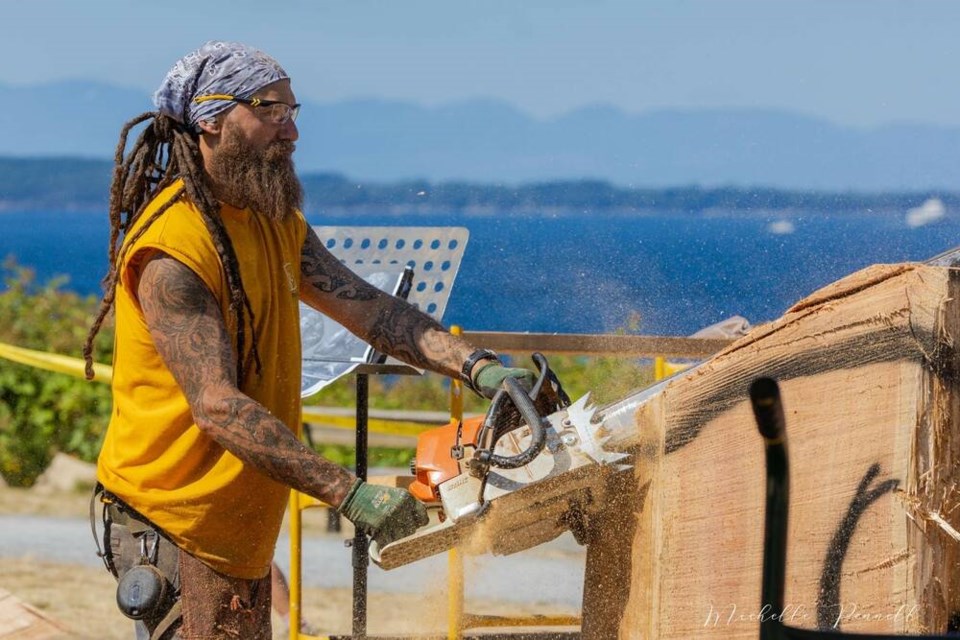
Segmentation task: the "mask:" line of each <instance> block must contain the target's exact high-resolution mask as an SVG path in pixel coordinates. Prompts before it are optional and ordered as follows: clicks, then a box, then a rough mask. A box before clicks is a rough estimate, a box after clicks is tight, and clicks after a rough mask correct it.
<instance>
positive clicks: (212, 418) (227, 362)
mask: <svg viewBox="0 0 960 640" xmlns="http://www.w3.org/2000/svg"><path fill="white" fill-rule="evenodd" d="M137 293H138V296H139V298H140V304H141V306H142V307H143V313H144V316H145V318H146V322H147V326H148V327H149V329H150V335H151V336H152V337H153V341H154V344H155V345H156V347H157V351H158V352H159V353H160V356H161V357H162V358H163V361H164V363H165V364H166V365H167V368H169V369H170V372H171V373H172V374H173V377H174V378H175V379H176V381H177V384H179V385H180V388H181V389H182V390H183V392H184V395H186V398H187V401H188V402H189V403H190V409H191V410H192V412H193V418H194V420H195V422H196V423H197V426H198V427H199V428H200V429H201V430H202V431H203V432H204V433H205V434H207V435H208V436H210V437H211V438H213V439H214V440H215V441H216V442H217V443H218V444H220V445H221V446H223V448H225V449H226V450H227V451H229V452H230V453H232V454H233V455H235V456H236V457H237V458H239V459H240V460H242V461H243V462H244V464H248V465H251V466H253V467H256V468H257V469H258V470H260V471H261V472H262V473H263V474H265V475H267V476H268V477H270V478H272V479H273V480H276V481H277V482H280V483H282V484H285V485H287V486H289V487H293V488H294V489H297V490H298V491H301V492H303V493H306V494H309V495H311V496H314V497H315V498H318V499H320V500H323V501H324V502H326V503H327V504H330V505H333V506H339V505H340V502H341V501H342V500H343V498H344V496H345V495H346V493H347V491H348V490H349V489H350V487H351V485H352V484H353V481H354V479H355V478H354V476H353V474H351V473H350V472H348V471H347V470H345V469H343V468H341V467H340V466H338V465H336V464H334V463H332V462H330V461H329V460H327V459H325V458H323V457H321V456H319V455H317V454H316V453H315V452H314V451H312V450H310V449H309V448H307V447H306V446H304V444H303V443H301V442H300V440H298V439H297V437H296V436H295V435H294V434H293V433H292V432H291V431H290V429H289V428H287V426H286V425H284V424H283V423H282V422H280V421H279V420H277V419H276V418H275V417H273V416H272V415H271V414H270V412H269V411H267V409H266V408H265V407H263V405H261V404H260V403H258V402H256V401H255V400H253V399H252V398H250V397H249V396H247V395H244V394H243V393H242V392H241V391H240V390H239V389H238V388H237V381H236V366H235V359H236V355H235V351H234V348H233V345H232V343H231V341H230V337H229V335H228V333H227V330H226V326H225V324H224V321H223V315H222V314H221V312H220V307H219V306H218V305H217V302H216V300H215V299H214V297H213V295H212V294H211V293H210V290H209V289H208V288H207V286H206V285H205V284H204V282H203V281H202V280H200V278H199V277H198V276H197V275H196V274H195V273H194V272H193V271H191V270H190V269H189V268H187V267H186V266H185V265H183V264H182V263H180V262H178V261H177V260H175V259H173V258H171V257H169V256H167V255H166V254H163V253H155V254H153V255H152V256H149V257H148V258H147V260H146V262H145V264H144V266H143V267H142V270H141V276H140V283H139V285H138V287H137Z"/></svg>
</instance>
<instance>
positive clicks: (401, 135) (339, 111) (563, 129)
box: [0, 81, 960, 191]
mask: <svg viewBox="0 0 960 640" xmlns="http://www.w3.org/2000/svg"><path fill="white" fill-rule="evenodd" d="M0 91H2V92H3V94H4V95H7V96H9V97H12V98H15V103H16V105H17V106H16V108H14V107H13V106H12V105H13V103H10V104H8V108H5V109H2V110H0V156H18V157H49V156H59V157H64V156H80V157H85V158H102V159H107V158H110V157H111V156H112V154H113V151H114V147H115V145H116V141H117V135H118V133H119V130H120V127H121V125H122V124H123V122H125V121H126V120H128V119H129V118H131V117H133V116H134V115H136V114H138V113H141V112H143V111H147V110H151V109H152V104H151V101H150V96H149V95H147V94H144V93H142V92H140V91H136V90H130V89H124V88H118V87H114V86H109V85H104V84H97V83H91V82H84V81H73V82H62V83H55V84H48V85H39V86H33V87H22V86H18V87H11V86H4V85H0ZM298 125H299V126H300V134H301V138H300V142H299V143H298V151H297V163H298V167H299V169H300V170H301V172H305V173H306V172H311V173H315V172H328V173H338V174H344V175H348V176H350V177H351V179H353V180H357V181H365V180H369V181H375V182H391V181H401V180H418V179H422V180H426V181H433V182H437V181H466V182H471V183H493V184H500V185H515V184H520V183H529V182H538V181H540V182H543V181H556V180H579V179H592V180H602V181H609V182H612V183H614V184H616V185H620V186H624V187H663V186H670V185H702V186H708V187H709V186H719V185H737V186H741V187H749V186H753V185H762V186H766V187H775V188H783V189H802V190H828V191H845V190H856V191H898V190H900V191H902V190H924V191H929V190H936V189H942V190H946V191H956V190H958V189H960V129H953V128H946V127H938V126H930V125H909V124H897V125H889V126H883V127H877V128H871V129H855V128H849V127H843V126H839V125H836V124H832V123H830V122H828V121H826V120H822V119H817V118H812V117H808V116H804V115H799V114H796V113H789V112H783V111H771V110H754V109H702V110H669V109H665V110H659V111H650V112H645V113H640V114H628V113H624V112H622V111H619V110H617V109H614V108H611V107H603V106H596V107H590V108H584V109H579V110H576V111H573V112H570V113H568V114H566V115H564V116H562V117H559V118H554V119H549V120H540V119H536V118H533V117H531V116H529V115H526V114H524V113H523V112H521V111H518V110H516V109H514V108H512V107H510V106H509V105H506V104H503V103H499V102H493V101H485V100H474V101H469V102H462V103H457V104H450V105H446V106H442V107H436V108H429V107H423V106H418V105H415V104H410V103H401V102H388V101H379V100H352V101H345V102H337V103H330V104H319V103H307V104H305V105H304V107H303V111H302V113H301V116H300V120H299V121H298Z"/></svg>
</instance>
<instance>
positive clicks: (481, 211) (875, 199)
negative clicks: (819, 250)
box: [0, 158, 960, 215]
mask: <svg viewBox="0 0 960 640" xmlns="http://www.w3.org/2000/svg"><path fill="white" fill-rule="evenodd" d="M112 171H113V163H111V162H109V161H106V160H96V159H86V158H0V212H2V211H4V210H7V211H13V210H16V211H33V210H81V211H83V210H89V211H93V212H102V211H103V210H104V209H105V208H106V206H107V197H108V194H109V188H110V177H111V173H112ZM301 178H302V180H303V185H304V190H305V192H306V196H307V207H306V208H307V211H308V212H309V213H324V214H327V215H337V214H338V213H351V212H356V211H358V210H376V211H378V212H380V213H390V212H395V213H398V214H405V215H410V214H416V213H438V212H439V213H449V214H464V215H471V214H472V215H485V214H486V215H489V214H494V213H509V212H523V213H529V214H537V213H539V214H550V215H564V214H584V213H593V214H610V215H646V214H651V213H668V212H669V213H689V214H701V213H709V212H712V211H724V212H734V213H744V214H750V213H769V212H771V211H804V212H811V213H818V212H820V213H842V212H852V211H859V212H876V213H885V212H897V213H903V212H905V211H907V210H908V209H911V208H914V207H918V206H920V205H921V204H922V203H923V202H924V201H926V200H927V199H929V198H933V197H936V198H939V199H940V200H942V201H943V203H944V204H945V205H946V206H947V207H948V208H953V207H957V206H960V192H952V191H947V190H937V189H929V190H923V191H909V192H893V191H891V192H878V193H873V192H855V191H849V192H823V191H798V190H789V189H777V188H771V187H762V186H756V187H753V186H719V187H703V186H698V185H688V186H677V187H663V188H654V187H630V186H620V185H615V184H612V183H610V182H605V181H603V180H591V179H584V180H558V181H553V182H538V183H528V184H516V185H511V184H481V183H471V182H453V181H450V182H437V183H432V182H429V181H426V180H408V181H401V182H390V183H381V182H371V181H364V180H356V179H352V178H349V177H347V176H344V175H341V174H336V173H304V174H302V176H301ZM637 181H638V183H640V182H642V176H638V180H637Z"/></svg>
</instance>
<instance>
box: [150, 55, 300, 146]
mask: <svg viewBox="0 0 960 640" xmlns="http://www.w3.org/2000/svg"><path fill="white" fill-rule="evenodd" d="M289 77H290V76H288V75H287V72H286V71H284V70H283V68H282V67H281V66H280V64H279V63H277V61H276V60H274V59H273V58H271V57H270V56H268V55H267V54H265V53H264V52H262V51H260V50H259V49H254V48H253V47H249V46H247V45H245V44H241V43H239V42H223V41H221V40H211V41H210V42H207V43H205V44H204V45H203V46H202V47H200V48H199V49H197V50H196V51H193V52H191V53H188V54H187V55H185V56H184V57H182V58H181V59H180V60H178V61H177V63H176V64H174V65H173V68H172V69H170V71H168V72H167V77H166V78H164V79H163V84H161V85H160V88H159V89H157V92H156V93H155V94H153V103H154V104H155V105H156V106H157V109H158V110H159V111H160V113H162V114H164V115H167V116H170V117H171V118H173V119H174V120H176V121H177V122H180V123H181V124H185V125H188V126H190V127H196V125H197V123H198V122H200V121H201V120H210V119H211V118H213V117H214V116H216V115H217V114H218V113H221V112H223V111H226V110H227V109H229V108H230V107H232V106H234V104H236V103H234V102H230V101H229V100H207V101H204V102H199V103H198V102H194V101H193V99H194V98H197V97H201V96H209V95H216V94H223V95H230V96H235V97H237V98H249V97H251V96H252V95H253V94H254V93H256V92H257V91H259V90H260V89H262V88H263V87H265V86H267V85H268V84H271V83H273V82H276V81H277V80H285V79H287V78H289Z"/></svg>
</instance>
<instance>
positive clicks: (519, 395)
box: [480, 378, 547, 469]
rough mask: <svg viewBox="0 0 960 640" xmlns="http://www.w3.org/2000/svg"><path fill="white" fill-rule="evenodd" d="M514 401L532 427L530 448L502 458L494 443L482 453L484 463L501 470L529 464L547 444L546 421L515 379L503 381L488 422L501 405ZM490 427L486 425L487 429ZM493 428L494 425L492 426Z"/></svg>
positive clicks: (494, 399)
mask: <svg viewBox="0 0 960 640" xmlns="http://www.w3.org/2000/svg"><path fill="white" fill-rule="evenodd" d="M508 398H509V399H510V400H511V401H513V404H514V406H515V407H516V408H517V411H519V412H520V417H521V418H523V421H524V422H526V423H527V426H528V427H530V446H528V447H527V448H526V449H524V450H523V451H521V452H520V453H518V454H517V455H515V456H500V455H497V454H495V453H493V447H494V445H496V441H494V442H492V443H491V445H490V449H489V450H486V451H483V452H480V456H481V458H482V459H483V462H484V463H487V464H489V465H490V466H493V467H497V468H500V469H517V468H518V467H522V466H524V465H527V464H529V463H530V462H531V461H532V460H533V459H534V458H536V457H537V456H538V455H540V452H541V451H543V448H544V447H545V446H546V444H547V429H546V425H545V424H544V419H543V418H541V417H540V414H539V413H538V412H537V408H536V406H534V404H533V400H532V399H531V398H530V396H529V395H527V391H526V390H525V389H524V388H523V387H522V386H521V385H520V383H519V382H517V381H516V380H515V379H514V378H505V379H504V380H503V389H501V390H500V391H498V392H497V395H496V396H494V398H493V403H492V406H491V410H490V412H489V413H488V414H487V421H488V422H492V421H493V416H495V415H496V414H497V411H496V409H499V406H500V403H502V402H503V401H504V400H506V399H508ZM487 426H488V425H486V424H485V425H484V427H487ZM490 426H491V427H492V424H491V425H490Z"/></svg>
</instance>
